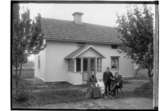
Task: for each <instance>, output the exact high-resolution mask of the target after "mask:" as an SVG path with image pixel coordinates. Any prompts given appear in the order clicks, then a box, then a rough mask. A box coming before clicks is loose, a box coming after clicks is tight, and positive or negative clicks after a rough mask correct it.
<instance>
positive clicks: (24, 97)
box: [15, 90, 30, 102]
mask: <svg viewBox="0 0 167 111" xmlns="http://www.w3.org/2000/svg"><path fill="white" fill-rule="evenodd" d="M29 96H30V95H29V93H28V92H26V91H21V90H20V91H18V92H17V95H16V96H15V100H16V101H17V102H26V101H28V99H29Z"/></svg>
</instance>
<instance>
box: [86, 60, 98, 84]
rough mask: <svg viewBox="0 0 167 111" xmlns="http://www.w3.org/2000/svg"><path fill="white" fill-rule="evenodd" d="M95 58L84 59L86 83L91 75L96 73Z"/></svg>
mask: <svg viewBox="0 0 167 111" xmlns="http://www.w3.org/2000/svg"><path fill="white" fill-rule="evenodd" d="M95 65H96V64H95V58H83V81H84V83H86V82H87V81H88V79H89V77H90V76H91V74H93V73H95V72H96V69H95V68H96V67H95Z"/></svg>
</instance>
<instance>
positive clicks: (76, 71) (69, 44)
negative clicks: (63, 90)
mask: <svg viewBox="0 0 167 111" xmlns="http://www.w3.org/2000/svg"><path fill="white" fill-rule="evenodd" d="M73 17H74V20H73V21H65V20H56V19H46V18H43V19H42V30H43V33H44V36H45V43H46V48H45V49H44V50H42V51H41V52H40V53H39V54H38V55H36V57H35V76H36V77H38V78H40V79H42V80H43V81H46V82H57V81H67V82H70V83H72V84H83V83H86V82H87V80H88V77H89V76H90V75H91V74H92V73H94V74H96V77H97V79H99V80H100V79H102V76H103V72H104V71H105V70H106V67H110V68H111V71H112V72H113V74H115V72H119V74H121V75H122V76H123V77H131V76H133V73H134V69H133V64H132V61H131V60H130V59H128V58H127V57H126V56H125V54H123V53H120V52H119V51H118V47H119V45H121V41H120V39H119V36H120V35H119V33H118V32H117V31H116V29H115V28H112V27H107V26H101V25H95V24H88V23H84V22H82V13H80V12H75V13H73Z"/></svg>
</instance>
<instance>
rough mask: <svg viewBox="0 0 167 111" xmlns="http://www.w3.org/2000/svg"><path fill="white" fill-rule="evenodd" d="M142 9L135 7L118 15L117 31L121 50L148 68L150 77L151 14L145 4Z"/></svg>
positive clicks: (151, 59)
mask: <svg viewBox="0 0 167 111" xmlns="http://www.w3.org/2000/svg"><path fill="white" fill-rule="evenodd" d="M143 9H144V10H140V9H139V8H137V7H136V8H135V9H134V10H133V11H128V12H127V15H123V16H118V19H117V23H118V32H120V33H121V36H120V39H121V40H122V47H121V50H122V51H124V52H125V53H126V54H127V55H128V57H130V58H131V59H132V60H133V61H134V62H135V63H137V64H139V65H140V66H141V67H142V68H146V69H148V76H149V77H150V78H152V76H153V74H152V69H153V14H152V13H151V11H150V10H149V9H148V8H147V7H146V6H144V8H143Z"/></svg>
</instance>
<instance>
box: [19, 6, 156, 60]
mask: <svg viewBox="0 0 167 111" xmlns="http://www.w3.org/2000/svg"><path fill="white" fill-rule="evenodd" d="M135 7H139V8H141V9H142V7H143V6H142V4H138V5H134V4H133V5H132V4H56V3H53V4H51V3H49V4H47V3H24V4H23V3H22V4H20V12H21V13H23V12H25V11H26V9H29V10H30V16H31V18H32V19H33V18H34V17H35V16H37V14H38V13H40V14H41V16H42V17H44V18H55V19H60V20H70V21H72V20H73V16H72V13H74V12H82V13H83V16H82V21H83V22H85V23H91V24H98V25H104V26H111V27H115V26H116V25H117V24H116V20H117V16H118V15H124V14H126V12H127V10H133V9H134V8H135ZM148 7H149V8H151V9H152V11H154V7H153V5H148ZM28 59H29V61H33V60H34V56H33V55H32V56H30V57H29V58H28Z"/></svg>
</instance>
